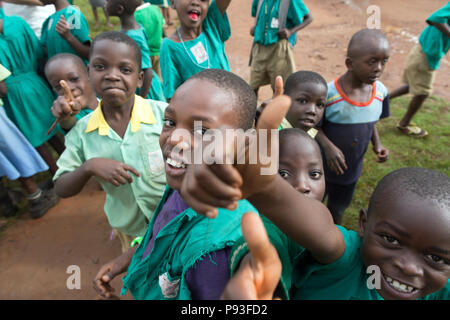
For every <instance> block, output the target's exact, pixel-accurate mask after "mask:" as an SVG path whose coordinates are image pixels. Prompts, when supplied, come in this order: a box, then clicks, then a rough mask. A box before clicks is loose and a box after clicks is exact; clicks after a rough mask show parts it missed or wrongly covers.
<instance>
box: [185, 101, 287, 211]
mask: <svg viewBox="0 0 450 320" xmlns="http://www.w3.org/2000/svg"><path fill="white" fill-rule="evenodd" d="M290 105H291V99H290V98H289V97H288V96H284V95H282V96H279V97H277V98H275V99H273V100H272V101H271V102H270V103H269V104H268V105H267V107H265V109H264V111H263V112H262V114H261V117H260V118H259V120H258V124H257V129H256V132H255V133H254V136H252V137H254V139H251V140H252V142H253V143H254V144H252V146H258V145H260V141H259V140H260V139H262V138H263V139H264V140H265V141H267V143H265V144H266V145H267V150H266V151H268V150H271V152H270V153H269V152H266V153H267V154H264V153H261V150H259V149H258V151H256V152H257V154H256V155H253V157H252V158H257V159H255V160H257V161H255V162H256V163H252V164H249V162H250V161H249V158H250V152H251V150H252V149H255V148H253V147H251V146H250V145H249V144H248V143H246V145H245V146H242V148H243V149H239V150H237V147H238V146H237V145H238V144H237V143H236V140H232V141H228V140H230V139H229V135H228V134H223V136H224V137H227V138H228V139H226V140H227V141H226V143H225V148H224V150H216V148H214V150H215V152H216V151H217V152H216V153H215V163H213V164H210V165H208V164H206V162H209V161H202V163H201V164H191V165H188V166H187V169H186V173H185V175H184V178H183V182H182V184H181V189H180V194H181V196H182V197H183V199H184V201H185V202H186V203H187V204H188V205H189V206H190V207H191V208H192V209H193V210H195V211H196V212H198V213H199V214H204V215H206V216H208V217H210V218H214V217H215V216H216V215H217V207H222V208H227V209H230V210H234V209H235V208H236V206H237V201H238V200H239V199H242V198H247V197H249V196H250V195H252V194H256V193H259V192H261V191H262V190H264V189H265V188H266V187H267V186H268V185H269V184H270V183H271V182H272V181H273V180H274V178H275V177H276V175H277V174H278V173H277V170H276V168H277V166H278V138H277V137H276V139H274V138H273V137H271V133H272V132H273V131H275V132H276V133H278V131H277V130H278V126H279V125H280V123H281V121H282V119H283V117H284V116H285V114H286V113H287V111H288V109H289V107H290ZM263 132H265V133H266V135H264V134H262V133H263ZM234 138H236V137H234ZM247 142H248V141H247ZM272 143H273V145H272ZM200 147H202V148H203V150H208V149H209V148H208V146H207V147H203V146H200ZM194 152H195V150H194ZM219 152H222V154H220V155H219V154H218V153H219ZM271 153H274V154H271ZM275 153H276V154H275ZM238 154H239V155H240V156H243V157H242V159H246V160H245V164H237V159H238ZM217 160H220V161H222V162H220V163H223V164H217V163H218V161H217ZM263 161H264V163H263ZM275 162H276V163H275ZM210 163H211V162H210ZM274 166H275V170H271V169H273V168H274ZM263 171H269V172H265V173H264V174H262V172H263Z"/></svg>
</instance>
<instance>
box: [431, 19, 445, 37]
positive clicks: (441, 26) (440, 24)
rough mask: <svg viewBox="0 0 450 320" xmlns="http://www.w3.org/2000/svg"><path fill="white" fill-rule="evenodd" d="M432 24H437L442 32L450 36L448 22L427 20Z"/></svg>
mask: <svg viewBox="0 0 450 320" xmlns="http://www.w3.org/2000/svg"><path fill="white" fill-rule="evenodd" d="M427 22H428V23H429V24H431V25H432V26H435V27H436V28H437V29H438V30H439V31H440V32H442V33H443V34H445V35H446V36H447V37H449V38H450V26H449V25H448V24H447V23H436V22H433V21H427Z"/></svg>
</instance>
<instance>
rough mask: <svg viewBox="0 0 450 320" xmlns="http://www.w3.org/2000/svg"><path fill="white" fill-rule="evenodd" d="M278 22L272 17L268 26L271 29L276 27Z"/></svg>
mask: <svg viewBox="0 0 450 320" xmlns="http://www.w3.org/2000/svg"><path fill="white" fill-rule="evenodd" d="M278 26H279V22H278V19H277V18H272V22H271V23H270V27H271V28H273V29H278Z"/></svg>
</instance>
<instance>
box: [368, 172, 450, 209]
mask: <svg viewBox="0 0 450 320" xmlns="http://www.w3.org/2000/svg"><path fill="white" fill-rule="evenodd" d="M386 192H389V193H394V194H393V195H392V196H394V197H397V196H396V195H398V196H405V195H412V196H413V197H416V198H417V197H418V198H420V199H423V200H425V201H431V202H433V203H435V204H436V205H438V206H439V207H440V208H442V209H444V210H447V211H448V210H450V178H449V177H448V176H446V175H445V174H443V173H442V172H439V171H436V170H431V169H425V168H417V167H406V168H401V169H398V170H395V171H392V172H391V173H389V174H387V175H386V176H385V177H384V178H383V179H381V181H380V182H379V183H378V185H377V187H376V188H375V190H374V192H373V194H372V197H371V199H370V202H369V208H368V212H369V214H370V212H371V210H373V207H375V206H377V204H378V203H379V202H380V201H384V199H385V195H386Z"/></svg>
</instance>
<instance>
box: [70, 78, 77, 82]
mask: <svg viewBox="0 0 450 320" xmlns="http://www.w3.org/2000/svg"><path fill="white" fill-rule="evenodd" d="M78 79H79V78H77V77H73V78H71V79H69V80H70V81H71V82H77V81H78Z"/></svg>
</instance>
